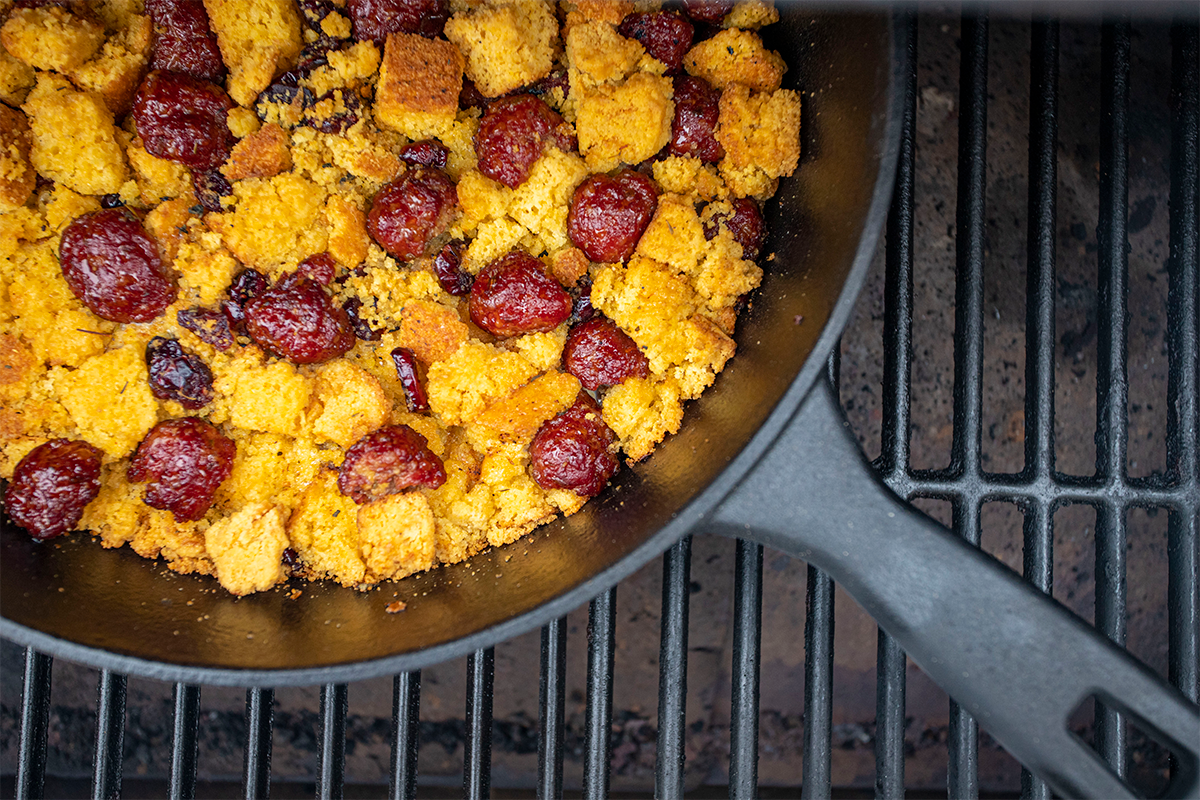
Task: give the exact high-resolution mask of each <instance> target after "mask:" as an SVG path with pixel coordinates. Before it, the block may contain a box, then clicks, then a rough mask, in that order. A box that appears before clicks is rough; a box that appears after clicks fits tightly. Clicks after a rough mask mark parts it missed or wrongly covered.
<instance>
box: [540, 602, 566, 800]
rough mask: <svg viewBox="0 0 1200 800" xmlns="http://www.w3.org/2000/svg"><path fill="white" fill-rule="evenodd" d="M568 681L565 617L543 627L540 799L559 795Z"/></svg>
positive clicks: (561, 777) (561, 778)
mask: <svg viewBox="0 0 1200 800" xmlns="http://www.w3.org/2000/svg"><path fill="white" fill-rule="evenodd" d="M566 685H567V621H566V620H565V619H563V618H561V617H560V618H559V619H556V620H554V621H553V622H551V623H549V624H548V625H545V626H544V627H543V628H542V670H541V680H540V681H539V682H538V708H539V709H540V711H539V713H538V784H537V796H538V798H539V800H550V798H557V797H562V787H563V724H564V721H565V700H566Z"/></svg>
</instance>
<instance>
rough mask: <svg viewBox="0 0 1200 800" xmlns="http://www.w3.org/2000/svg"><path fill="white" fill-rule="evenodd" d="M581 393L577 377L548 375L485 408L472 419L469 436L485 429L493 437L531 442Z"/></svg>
mask: <svg viewBox="0 0 1200 800" xmlns="http://www.w3.org/2000/svg"><path fill="white" fill-rule="evenodd" d="M578 394H579V379H578V378H576V377H575V376H574V375H569V374H567V373H565V372H558V371H553V372H547V373H546V374H544V375H540V376H538V377H537V378H534V379H533V380H531V381H530V382H529V383H527V384H525V385H524V386H522V387H520V388H519V389H517V390H516V391H514V392H513V393H512V394H510V395H508V396H507V397H504V398H501V399H499V400H496V401H495V402H493V403H492V404H491V405H490V406H488V407H487V408H486V409H484V410H483V411H482V412H481V413H480V414H479V415H478V416H476V417H475V419H473V420H472V424H471V428H470V429H469V433H474V432H476V431H478V430H479V429H480V428H483V429H485V435H487V436H489V437H490V436H493V435H494V436H496V437H498V438H499V439H501V440H503V441H505V442H517V443H521V444H524V443H527V442H528V441H529V440H530V439H532V438H533V435H534V434H535V433H537V431H538V428H540V427H541V426H542V423H543V422H545V421H546V420H548V419H550V418H552V417H553V416H555V415H556V414H558V413H559V412H562V411H565V410H566V409H567V408H569V407H570V406H571V404H572V403H574V402H575V397H576V395H578ZM472 444H473V445H474V446H475V449H476V450H481V451H482V450H484V449H485V448H482V447H479V446H478V445H477V444H476V442H475V441H472ZM487 449H490V448H487Z"/></svg>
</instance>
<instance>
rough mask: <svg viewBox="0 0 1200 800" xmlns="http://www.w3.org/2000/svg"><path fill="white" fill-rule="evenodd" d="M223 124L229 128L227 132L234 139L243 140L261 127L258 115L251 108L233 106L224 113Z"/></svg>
mask: <svg viewBox="0 0 1200 800" xmlns="http://www.w3.org/2000/svg"><path fill="white" fill-rule="evenodd" d="M225 124H226V125H228V126H229V132H230V133H232V134H233V135H234V136H235V137H237V138H238V139H245V138H246V137H247V136H249V135H250V134H252V133H254V132H255V131H256V130H258V129H259V128H260V127H262V120H260V119H259V118H258V114H256V113H254V109H253V108H246V107H245V106H234V107H233V108H231V109H229V111H227V112H226V113H225Z"/></svg>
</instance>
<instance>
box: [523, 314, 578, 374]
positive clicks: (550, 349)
mask: <svg viewBox="0 0 1200 800" xmlns="http://www.w3.org/2000/svg"><path fill="white" fill-rule="evenodd" d="M566 342H567V326H566V325H565V324H564V325H559V326H558V327H557V328H555V329H554V330H552V331H546V332H544V333H527V334H525V335H524V336H517V337H514V338H512V339H509V340H508V346H509V348H510V349H512V350H515V351H516V352H518V353H520V354H521V357H522V358H524V359H525V360H526V361H528V362H529V363H530V364H533V366H534V368H535V369H537V370H538V371H545V370H548V369H550V368H551V367H556V366H558V362H559V359H560V358H561V357H562V351H563V345H564V344H566Z"/></svg>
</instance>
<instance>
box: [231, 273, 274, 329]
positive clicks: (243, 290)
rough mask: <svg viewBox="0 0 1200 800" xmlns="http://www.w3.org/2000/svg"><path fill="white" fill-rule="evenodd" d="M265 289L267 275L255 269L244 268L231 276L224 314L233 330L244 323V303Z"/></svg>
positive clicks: (241, 327)
mask: <svg viewBox="0 0 1200 800" xmlns="http://www.w3.org/2000/svg"><path fill="white" fill-rule="evenodd" d="M266 290H267V276H266V275H263V274H262V273H261V272H259V271H258V270H256V269H244V270H242V271H241V272H239V273H238V274H237V275H234V276H233V281H232V282H231V283H230V284H229V290H228V294H229V297H228V298H227V299H226V300H225V305H224V311H225V316H226V317H227V318H228V319H229V326H230V327H231V328H232V329H233V330H237V331H240V330H243V329H244V328H245V325H246V304H247V303H249V302H250V301H251V300H253V299H254V298H255V297H258V296H259V295H260V294H262V293H263V292H265V291H266Z"/></svg>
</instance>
